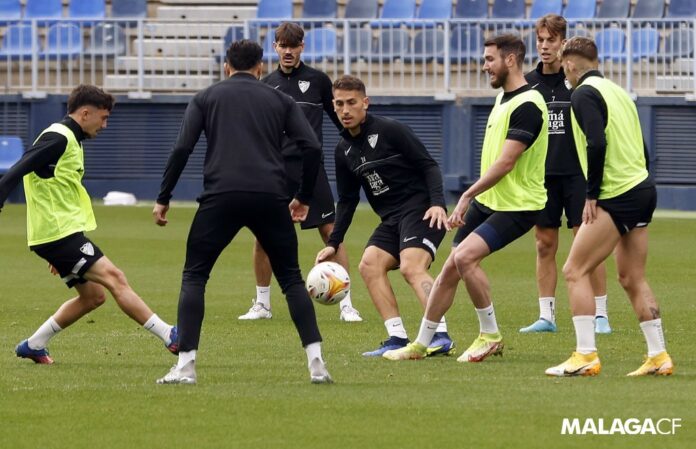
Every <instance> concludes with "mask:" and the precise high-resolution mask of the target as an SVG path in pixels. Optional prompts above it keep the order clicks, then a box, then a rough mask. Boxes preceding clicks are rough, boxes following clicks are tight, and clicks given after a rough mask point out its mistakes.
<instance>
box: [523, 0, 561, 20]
mask: <svg viewBox="0 0 696 449" xmlns="http://www.w3.org/2000/svg"><path fill="white" fill-rule="evenodd" d="M561 11H563V0H534V2H533V3H532V7H531V8H530V10H529V17H528V18H530V19H538V18H539V17H541V16H544V15H546V14H560V13H561Z"/></svg>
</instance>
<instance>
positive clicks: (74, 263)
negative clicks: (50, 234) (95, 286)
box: [29, 232, 104, 288]
mask: <svg viewBox="0 0 696 449" xmlns="http://www.w3.org/2000/svg"><path fill="white" fill-rule="evenodd" d="M29 249H31V250H32V251H34V252H35V253H36V254H38V255H39V256H40V257H41V258H43V259H46V261H47V262H48V263H50V264H51V265H53V267H54V268H55V269H56V270H58V273H59V274H60V277H61V278H62V279H63V282H65V285H67V286H68V288H70V287H73V286H74V285H75V284H84V283H85V282H87V280H86V279H85V278H83V277H82V276H84V274H85V273H86V272H87V270H89V269H90V267H91V266H92V265H94V263H95V262H96V261H97V260H99V259H101V258H102V257H103V256H104V253H102V252H101V250H100V249H99V247H98V246H97V245H95V244H94V243H92V242H91V241H90V240H89V239H88V238H87V237H86V236H85V235H84V234H83V233H82V232H78V233H75V234H72V235H69V236H67V237H64V238H62V239H60V240H56V241H55V242H50V243H44V244H41V245H35V246H31V247H29Z"/></svg>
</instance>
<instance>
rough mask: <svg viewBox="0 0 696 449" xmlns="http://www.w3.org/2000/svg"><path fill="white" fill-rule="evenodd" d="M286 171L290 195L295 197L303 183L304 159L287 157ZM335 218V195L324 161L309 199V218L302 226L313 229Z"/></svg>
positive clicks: (331, 221)
mask: <svg viewBox="0 0 696 449" xmlns="http://www.w3.org/2000/svg"><path fill="white" fill-rule="evenodd" d="M285 171H286V172H287V174H288V181H287V184H288V195H290V198H293V197H294V196H295V194H296V193H297V191H298V190H299V189H300V184H301V183H302V159H300V158H292V159H285ZM335 219H336V208H335V205H334V197H333V193H331V186H330V185H329V178H328V176H326V170H325V169H324V164H323V163H322V164H320V165H319V172H318V174H317V183H316V185H315V186H314V193H313V195H312V199H311V200H310V201H309V214H307V219H306V220H305V221H303V222H302V223H301V224H300V227H301V228H302V229H313V228H317V227H319V226H321V225H323V224H326V223H333V222H334V221H335Z"/></svg>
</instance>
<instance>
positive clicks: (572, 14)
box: [563, 0, 597, 21]
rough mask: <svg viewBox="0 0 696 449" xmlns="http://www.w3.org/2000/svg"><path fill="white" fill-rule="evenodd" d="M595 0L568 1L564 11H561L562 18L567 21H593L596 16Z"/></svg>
mask: <svg viewBox="0 0 696 449" xmlns="http://www.w3.org/2000/svg"><path fill="white" fill-rule="evenodd" d="M596 9H597V1H596V0H568V3H567V4H566V7H565V9H563V17H565V18H566V19H568V21H571V20H574V19H593V18H594V17H595V14H596Z"/></svg>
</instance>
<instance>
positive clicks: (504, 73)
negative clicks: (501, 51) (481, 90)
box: [491, 66, 510, 89]
mask: <svg viewBox="0 0 696 449" xmlns="http://www.w3.org/2000/svg"><path fill="white" fill-rule="evenodd" d="M509 74H510V70H508V68H507V67H505V66H504V67H503V69H502V70H501V72H500V73H496V74H495V81H493V80H491V87H492V88H493V89H497V88H499V87H502V86H504V85H505V82H506V81H507V79H508V75H509Z"/></svg>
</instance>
